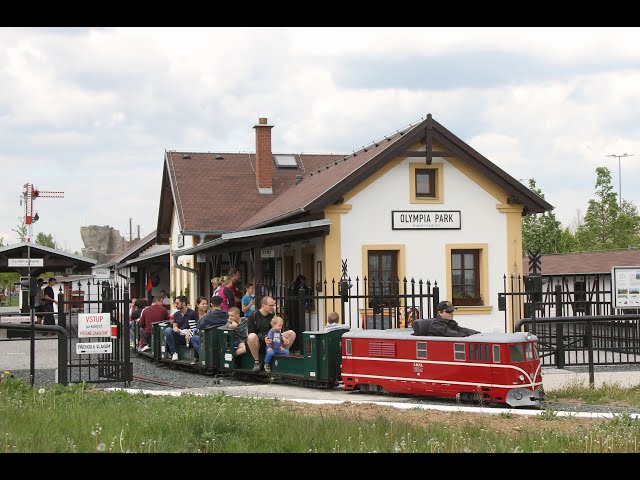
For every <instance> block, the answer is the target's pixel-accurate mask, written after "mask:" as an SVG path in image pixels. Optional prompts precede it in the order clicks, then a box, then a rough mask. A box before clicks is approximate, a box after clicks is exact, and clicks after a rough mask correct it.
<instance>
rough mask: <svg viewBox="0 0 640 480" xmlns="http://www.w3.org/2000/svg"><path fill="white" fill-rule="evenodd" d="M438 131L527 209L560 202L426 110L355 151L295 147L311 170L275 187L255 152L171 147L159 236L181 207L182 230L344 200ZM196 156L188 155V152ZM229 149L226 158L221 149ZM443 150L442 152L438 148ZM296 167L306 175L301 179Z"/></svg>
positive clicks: (285, 174)
mask: <svg viewBox="0 0 640 480" xmlns="http://www.w3.org/2000/svg"><path fill="white" fill-rule="evenodd" d="M430 135H431V139H432V140H433V141H435V142H438V143H439V144H441V145H443V146H444V148H445V150H447V151H448V152H449V153H450V154H452V155H453V156H457V157H459V158H461V159H462V160H463V161H464V162H466V163H468V164H470V165H471V166H472V167H473V168H475V169H477V170H478V171H479V172H480V173H481V174H483V175H485V176H486V177H487V178H489V179H490V180H491V181H493V182H495V184H497V185H499V186H500V187H502V188H503V189H504V190H505V192H506V193H507V195H508V201H509V202H510V203H522V204H524V206H525V211H526V212H544V211H548V210H552V209H553V206H552V205H550V204H549V203H548V202H546V201H545V200H544V199H542V198H541V197H539V196H538V195H536V194H535V193H533V192H532V191H531V190H529V189H528V188H527V187H525V186H524V185H522V184H521V183H520V182H519V181H517V180H516V179H514V178H513V177H511V176H510V175H509V174H507V173H506V172H505V171H503V170H502V169H500V168H499V167H498V166H497V165H495V164H494V163H492V162H490V161H489V160H488V159H486V158H485V157H483V156H482V155H481V154H480V153H478V152H476V151H475V150H474V149H473V148H471V147H470V146H469V145H467V144H466V143H465V142H463V141H462V140H461V139H459V138H458V137H456V136H455V135H453V134H452V133H451V132H449V131H448V130H447V129H446V128H444V127H443V126H442V125H440V124H439V123H438V122H436V121H434V120H433V119H432V118H431V115H430V114H429V115H427V117H426V120H424V121H422V122H419V123H417V124H415V125H411V126H409V127H407V128H406V129H404V130H402V131H398V132H397V133H395V134H394V135H392V136H390V137H386V136H385V139H384V140H380V141H378V142H375V143H374V144H373V145H370V146H368V147H364V148H362V149H361V150H359V151H357V152H354V153H352V154H350V155H335V154H326V155H320V154H318V155H308V154H305V155H296V157H297V158H298V159H300V160H301V162H299V163H301V164H302V165H304V170H297V169H278V168H276V167H275V166H274V169H273V193H272V194H270V195H265V194H260V193H259V192H258V189H257V186H256V175H255V163H256V159H255V154H253V153H220V154H218V153H189V152H167V153H166V155H165V158H166V161H165V170H164V173H163V179H162V191H161V195H160V208H159V215H158V227H157V231H158V235H157V239H158V243H166V242H167V241H168V239H169V235H170V225H171V221H172V219H171V218H170V217H171V213H172V211H173V209H174V208H175V211H176V212H177V215H178V219H179V222H180V230H181V231H182V232H184V233H186V234H194V233H198V232H208V233H209V235H214V236H215V235H219V234H222V233H226V232H231V231H237V230H246V229H251V228H259V227H262V226H267V225H274V224H278V223H280V222H283V221H284V220H285V219H287V218H290V217H293V216H296V215H297V214H303V213H308V212H312V213H318V212H320V211H322V210H323V209H324V207H326V206H327V205H331V204H333V203H335V202H337V201H339V200H340V199H341V198H342V197H343V196H344V195H345V194H346V193H347V192H349V191H350V190H351V189H353V188H354V187H356V186H357V185H359V184H361V183H362V182H363V181H364V180H366V179H367V178H368V177H369V176H371V175H372V174H374V173H375V172H376V171H377V170H379V169H380V168H382V167H384V166H385V165H386V164H387V163H388V162H390V161H392V160H393V159H394V158H397V157H401V156H402V154H403V153H404V152H406V151H407V150H409V149H410V148H411V147H413V146H414V145H415V144H416V143H418V142H422V143H423V144H425V143H427V144H430V143H429V142H430V141H431V139H430V137H429V136H430ZM187 156H188V157H189V158H185V157H187ZM218 156H222V157H223V159H222V160H216V157H218ZM436 156H437V155H436ZM296 175H303V180H302V181H301V182H300V183H298V184H296V180H295V177H296Z"/></svg>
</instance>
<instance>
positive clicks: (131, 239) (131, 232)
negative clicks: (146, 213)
mask: <svg viewBox="0 0 640 480" xmlns="http://www.w3.org/2000/svg"><path fill="white" fill-rule="evenodd" d="M132 241H133V225H132V224H131V217H129V243H131V242H132Z"/></svg>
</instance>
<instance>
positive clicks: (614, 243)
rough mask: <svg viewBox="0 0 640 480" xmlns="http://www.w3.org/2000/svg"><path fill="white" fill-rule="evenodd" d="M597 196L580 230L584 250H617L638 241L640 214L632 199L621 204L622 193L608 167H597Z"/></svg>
mask: <svg viewBox="0 0 640 480" xmlns="http://www.w3.org/2000/svg"><path fill="white" fill-rule="evenodd" d="M595 193H596V197H597V198H596V199H590V200H589V206H588V208H587V213H586V214H585V216H584V223H583V224H582V225H580V226H579V227H578V228H577V230H576V241H577V244H578V245H577V246H578V248H579V249H580V250H582V251H596V250H613V249H620V248H629V247H631V246H636V245H638V243H639V241H640V237H639V235H638V228H639V226H640V217H639V216H638V212H637V209H636V207H635V205H633V203H632V202H627V201H624V202H623V203H622V206H618V198H617V197H618V195H617V194H616V193H615V191H614V190H613V186H612V185H611V173H610V172H609V169H607V168H606V167H598V168H596V192H595Z"/></svg>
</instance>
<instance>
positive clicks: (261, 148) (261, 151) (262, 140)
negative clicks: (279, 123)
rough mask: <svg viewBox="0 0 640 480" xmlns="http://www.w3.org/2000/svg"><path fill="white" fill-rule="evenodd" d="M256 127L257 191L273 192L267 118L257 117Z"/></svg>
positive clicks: (270, 127)
mask: <svg viewBox="0 0 640 480" xmlns="http://www.w3.org/2000/svg"><path fill="white" fill-rule="evenodd" d="M253 128H255V129H256V183H257V184H258V192H260V193H273V188H272V187H273V155H272V153H271V129H272V128H273V125H267V119H266V118H264V117H261V118H258V124H257V125H255V126H254V127H253Z"/></svg>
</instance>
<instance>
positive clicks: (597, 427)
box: [0, 378, 640, 453]
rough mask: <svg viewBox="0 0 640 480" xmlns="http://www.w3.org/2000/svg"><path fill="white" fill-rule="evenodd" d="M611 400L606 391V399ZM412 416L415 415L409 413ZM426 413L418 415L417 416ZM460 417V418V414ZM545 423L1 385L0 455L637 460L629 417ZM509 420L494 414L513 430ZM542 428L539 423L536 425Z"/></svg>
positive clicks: (635, 430) (638, 426) (635, 426)
mask: <svg viewBox="0 0 640 480" xmlns="http://www.w3.org/2000/svg"><path fill="white" fill-rule="evenodd" d="M609 395H611V393H609ZM413 413H414V414H415V412H413ZM427 415H428V413H427V412H425V416H427ZM460 415H463V414H460ZM542 415H546V417H548V418H546V420H549V419H552V420H553V422H551V423H552V424H553V427H552V428H542V427H541V424H542V423H541V422H537V421H530V422H526V423H525V425H527V426H526V427H523V428H520V427H518V428H516V429H514V430H513V431H510V432H509V433H505V432H504V430H500V429H496V428H493V427H492V423H491V422H490V421H480V422H471V421H469V422H460V423H457V424H452V423H447V422H443V421H438V420H436V419H434V420H433V421H429V422H421V423H420V424H419V425H417V424H415V423H412V422H409V421H398V420H397V419H398V418H402V417H401V416H400V417H398V416H394V417H393V418H395V419H396V420H395V421H394V420H393V419H392V418H391V417H386V416H378V417H375V418H369V419H364V418H360V417H356V416H348V415H344V416H337V415H333V414H325V413H321V412H320V411H319V410H318V413H317V414H315V412H314V411H313V410H312V411H311V412H309V411H307V412H306V414H303V413H302V412H301V411H300V410H297V409H292V408H288V407H287V404H286V403H283V402H281V401H278V400H257V399H251V398H241V399H238V398H232V397H228V396H225V395H223V394H220V395H210V396H204V397H200V396H194V395H183V396H180V397H179V398H175V397H162V396H149V395H144V394H135V395H131V394H128V393H124V392H105V391H101V390H94V389H90V388H88V387H87V386H85V385H70V386H61V385H56V386H54V387H51V388H47V389H45V388H39V389H32V388H30V387H28V386H27V385H25V384H24V383H22V382H21V381H19V380H15V379H10V378H7V379H5V380H3V381H2V382H0V432H2V434H0V435H1V436H0V450H1V451H2V452H5V453H24V452H29V453H36V452H45V453H48V452H51V453H76V452H77V453H102V452H104V453H143V452H150V453H165V452H166V453H181V452H182V453H188V452H195V453H198V452H202V453H265V452H275V453H454V452H456V453H458V452H473V453H516V452H518V453H519V452H525V453H529V452H530V453H533V452H545V453H561V452H562V453H564V452H573V453H592V452H625V453H629V452H633V453H638V452H639V451H640V446H639V445H638V444H639V442H638V440H639V438H640V421H638V420H635V419H633V418H631V417H630V416H618V417H615V418H614V419H613V420H610V421H607V420H603V421H597V422H585V423H584V424H581V425H584V426H583V427H582V426H581V427H580V428H579V429H577V430H571V429H567V430H565V429H561V428H555V427H557V426H558V425H561V424H562V422H566V421H568V420H566V419H562V418H555V414H554V412H548V413H547V412H545V413H543V414H542ZM516 417H517V416H515V415H514V416H513V417H510V416H501V417H500V420H501V421H502V422H516V421H518V419H517V418H516ZM542 420H544V418H543V419H542Z"/></svg>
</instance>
